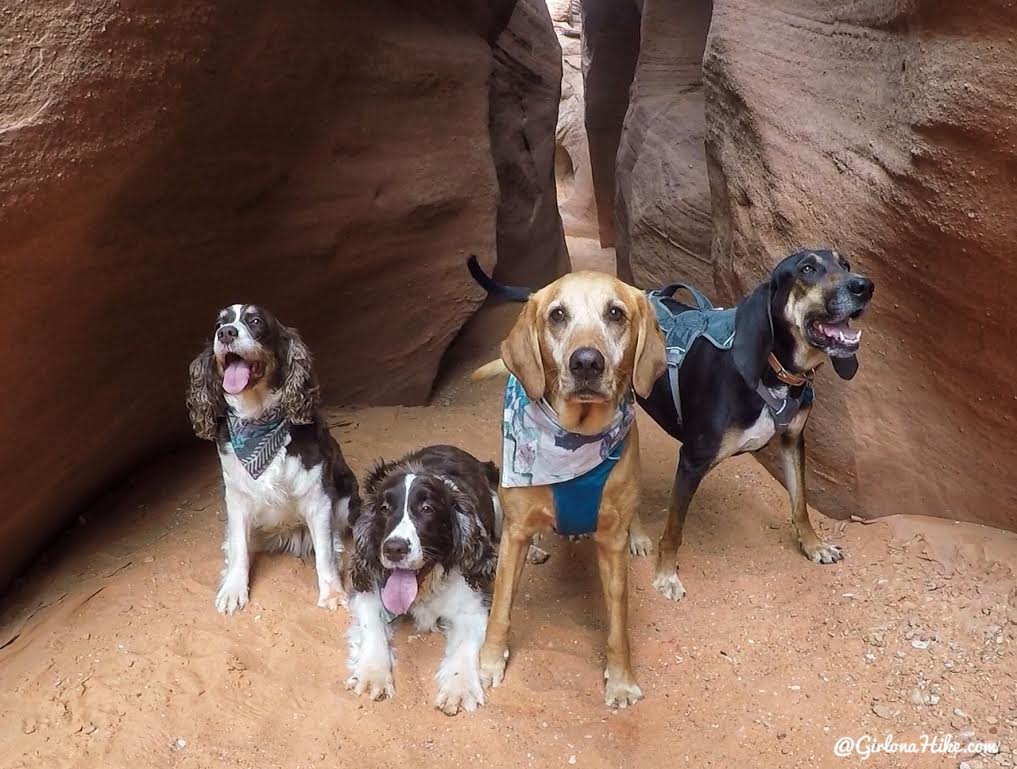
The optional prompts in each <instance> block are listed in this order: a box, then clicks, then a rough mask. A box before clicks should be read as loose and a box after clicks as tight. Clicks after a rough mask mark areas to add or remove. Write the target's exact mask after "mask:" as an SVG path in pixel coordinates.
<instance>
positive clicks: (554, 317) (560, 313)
mask: <svg viewBox="0 0 1017 769" xmlns="http://www.w3.org/2000/svg"><path fill="white" fill-rule="evenodd" d="M547 317H548V318H550V320H551V322H552V323H564V322H565V318H566V317H568V316H566V315H565V310H563V309H562V308H561V307H555V308H554V309H553V310H551V312H550V314H548V316H547Z"/></svg>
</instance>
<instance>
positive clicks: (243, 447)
mask: <svg viewBox="0 0 1017 769" xmlns="http://www.w3.org/2000/svg"><path fill="white" fill-rule="evenodd" d="M226 424H227V426H228V427H229V433H230V443H231V444H232V445H233V453H234V454H236V455H237V459H239V460H240V464H242V465H243V466H244V469H245V470H247V472H248V473H250V475H251V477H252V478H254V479H255V480H257V478H258V477H259V476H260V475H261V474H262V473H263V472H265V470H267V469H268V466H269V465H270V464H272V460H273V459H275V457H276V454H278V453H279V452H280V451H282V449H283V447H284V446H285V445H286V438H287V436H288V435H289V434H290V422H289V420H288V419H287V418H286V416H285V414H283V412H282V411H280V410H275V411H271V412H268V413H266V414H263V415H262V416H261V417H259V418H258V419H241V418H240V417H238V416H237V415H236V414H234V413H233V412H232V411H230V412H228V413H227V414H226Z"/></svg>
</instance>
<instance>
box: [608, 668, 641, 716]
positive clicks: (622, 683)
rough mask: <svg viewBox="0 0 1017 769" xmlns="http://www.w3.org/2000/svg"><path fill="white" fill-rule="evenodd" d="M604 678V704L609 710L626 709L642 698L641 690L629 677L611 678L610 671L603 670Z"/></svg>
mask: <svg viewBox="0 0 1017 769" xmlns="http://www.w3.org/2000/svg"><path fill="white" fill-rule="evenodd" d="M604 678H605V679H606V684H605V686H604V703H605V704H606V705H607V706H608V707H609V708H627V707H628V706H629V705H635V704H636V703H637V702H639V700H641V699H642V698H643V690H642V689H640V688H639V684H637V683H636V680H635V679H634V678H632V676H631V675H628V676H624V675H620V676H613V675H611V671H609V670H605V671H604Z"/></svg>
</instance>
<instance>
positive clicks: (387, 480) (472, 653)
mask: <svg viewBox="0 0 1017 769" xmlns="http://www.w3.org/2000/svg"><path fill="white" fill-rule="evenodd" d="M497 488H498V468H497V467H496V466H495V465H494V464H493V463H492V462H480V461H479V460H477V459H475V458H474V457H473V456H471V455H470V454H467V453H466V452H465V451H462V450H461V449H457V448H455V447H454V446H430V447H428V448H425V449H421V450H419V451H415V452H413V453H412V454H408V455H407V456H405V457H403V458H402V459H400V460H399V461H398V462H382V463H381V464H379V465H378V466H377V467H375V468H374V470H373V471H372V472H371V473H370V474H369V475H368V477H367V479H366V480H365V481H364V504H363V507H362V508H361V511H360V513H359V517H356V518H355V522H354V523H353V540H354V543H353V548H352V549H353V553H352V557H351V564H352V569H351V572H352V573H351V581H352V584H353V589H352V595H351V596H350V613H351V614H352V615H353V624H352V625H351V627H350V630H349V632H348V636H347V637H348V639H349V650H350V657H349V666H350V672H351V675H350V678H349V679H348V680H347V682H346V685H347V687H349V688H350V689H352V690H354V691H355V692H356V693H357V694H367V695H368V696H369V697H370V698H371V699H375V700H380V699H384V698H385V697H391V696H392V695H393V694H394V693H395V685H394V681H393V677H392V649H391V645H390V643H389V637H390V634H391V631H390V623H391V622H392V621H393V620H395V619H396V618H397V617H398V616H400V615H403V614H405V615H406V616H408V617H411V618H412V619H413V620H414V622H415V624H416V627H417V629H418V630H419V631H430V630H435V629H440V630H441V631H442V632H444V633H445V635H446V636H447V639H448V641H447V645H446V648H445V657H444V659H443V660H442V662H441V666H440V667H439V669H438V674H437V676H436V678H437V680H438V694H437V697H436V698H435V707H437V708H439V709H440V710H442V711H443V712H444V713H446V714H448V715H455V714H456V713H458V712H459V711H460V710H467V711H472V710H475V709H476V708H477V707H478V706H479V705H482V704H483V703H484V687H483V686H482V684H481V680H480V660H479V654H480V646H481V644H482V643H483V642H484V632H485V630H486V628H487V611H488V604H489V602H490V590H491V585H492V582H493V580H494V572H495V564H496V556H495V553H496V542H497V540H498V536H499V532H500V527H501V521H500V518H501V513H500V507H499V505H498V496H497V494H498V492H497Z"/></svg>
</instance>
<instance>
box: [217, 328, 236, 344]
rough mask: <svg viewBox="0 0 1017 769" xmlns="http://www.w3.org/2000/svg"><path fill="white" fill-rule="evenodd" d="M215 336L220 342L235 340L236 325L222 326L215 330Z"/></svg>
mask: <svg viewBox="0 0 1017 769" xmlns="http://www.w3.org/2000/svg"><path fill="white" fill-rule="evenodd" d="M215 335H216V337H217V338H218V339H219V341H220V342H221V343H222V344H229V343H230V342H235V341H237V327H236V326H223V327H222V328H220V329H219V330H218V331H216V332H215Z"/></svg>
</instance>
